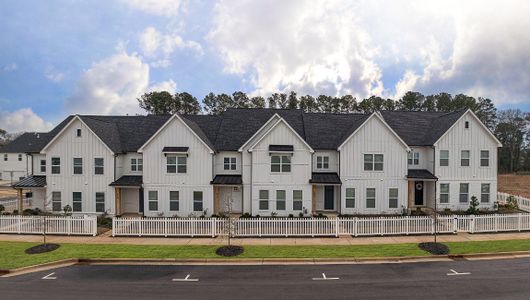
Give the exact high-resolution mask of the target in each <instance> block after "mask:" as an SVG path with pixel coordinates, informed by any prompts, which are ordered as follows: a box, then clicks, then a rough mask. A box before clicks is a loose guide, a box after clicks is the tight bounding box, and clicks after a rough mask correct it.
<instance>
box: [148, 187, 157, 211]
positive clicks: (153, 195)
mask: <svg viewBox="0 0 530 300" xmlns="http://www.w3.org/2000/svg"><path fill="white" fill-rule="evenodd" d="M147 197H148V200H149V210H150V211H157V210H158V191H149V192H148V193H147Z"/></svg>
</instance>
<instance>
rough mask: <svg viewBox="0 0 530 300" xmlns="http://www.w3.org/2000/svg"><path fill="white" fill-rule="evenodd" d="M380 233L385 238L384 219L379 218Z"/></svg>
mask: <svg viewBox="0 0 530 300" xmlns="http://www.w3.org/2000/svg"><path fill="white" fill-rule="evenodd" d="M379 233H380V234H381V236H383V235H384V234H383V217H381V218H379Z"/></svg>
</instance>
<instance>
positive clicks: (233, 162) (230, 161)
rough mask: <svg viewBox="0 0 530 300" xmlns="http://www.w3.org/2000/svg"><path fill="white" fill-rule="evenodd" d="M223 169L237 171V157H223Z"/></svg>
mask: <svg viewBox="0 0 530 300" xmlns="http://www.w3.org/2000/svg"><path fill="white" fill-rule="evenodd" d="M223 169H224V170H225V171H235V170H236V169H237V157H235V156H227V157H224V158H223Z"/></svg>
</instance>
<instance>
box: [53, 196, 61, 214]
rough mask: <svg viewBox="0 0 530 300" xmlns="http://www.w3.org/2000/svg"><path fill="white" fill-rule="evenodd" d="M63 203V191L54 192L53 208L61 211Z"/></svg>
mask: <svg viewBox="0 0 530 300" xmlns="http://www.w3.org/2000/svg"><path fill="white" fill-rule="evenodd" d="M62 208H63V205H62V203H61V192H52V210H53V211H55V212H57V211H61V210H62Z"/></svg>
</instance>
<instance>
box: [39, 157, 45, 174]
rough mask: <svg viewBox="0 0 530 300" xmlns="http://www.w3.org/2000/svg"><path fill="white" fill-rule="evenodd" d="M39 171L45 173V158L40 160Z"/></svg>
mask: <svg viewBox="0 0 530 300" xmlns="http://www.w3.org/2000/svg"><path fill="white" fill-rule="evenodd" d="M40 172H41V173H46V160H45V159H41V160H40Z"/></svg>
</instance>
